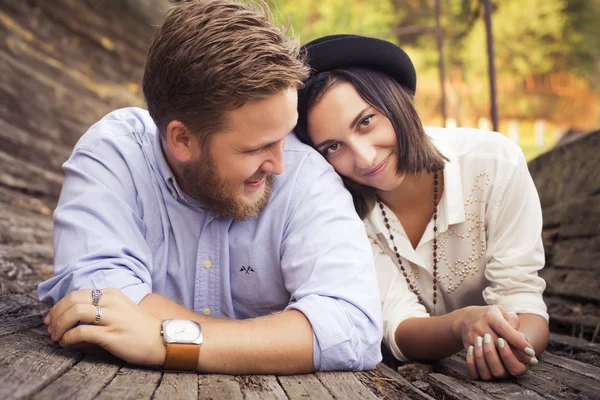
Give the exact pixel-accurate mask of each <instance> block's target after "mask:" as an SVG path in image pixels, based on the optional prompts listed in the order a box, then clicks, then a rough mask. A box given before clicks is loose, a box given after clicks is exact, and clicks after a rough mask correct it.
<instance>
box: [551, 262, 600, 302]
mask: <svg viewBox="0 0 600 400" xmlns="http://www.w3.org/2000/svg"><path fill="white" fill-rule="evenodd" d="M540 276H541V277H542V278H544V280H545V281H546V284H547V286H546V292H545V293H547V294H550V295H561V296H569V297H572V298H576V299H584V300H586V301H587V300H590V299H592V300H600V268H598V269H596V270H578V271H576V272H575V273H574V271H573V270H572V269H571V268H558V267H553V268H548V269H546V268H544V269H542V270H541V271H540Z"/></svg>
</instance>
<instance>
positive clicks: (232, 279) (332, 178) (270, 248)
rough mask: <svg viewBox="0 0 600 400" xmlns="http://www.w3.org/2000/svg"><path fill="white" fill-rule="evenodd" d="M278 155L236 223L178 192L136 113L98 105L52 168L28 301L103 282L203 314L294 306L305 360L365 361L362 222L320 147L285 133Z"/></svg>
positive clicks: (320, 364)
mask: <svg viewBox="0 0 600 400" xmlns="http://www.w3.org/2000/svg"><path fill="white" fill-rule="evenodd" d="M283 157H284V163H285V171H284V173H283V174H281V175H279V176H277V177H276V178H275V186H274V190H273V194H272V196H271V199H270V200H269V203H268V204H267V206H266V207H265V208H264V209H263V210H262V211H261V213H260V215H259V216H258V217H257V218H252V219H248V220H245V221H242V222H236V221H233V220H232V219H231V218H228V217H223V216H220V215H217V214H215V213H214V212H212V211H210V210H208V209H205V208H203V207H202V205H201V204H200V203H199V202H197V201H196V200H194V199H192V198H190V197H189V196H188V195H186V194H185V193H183V192H182V191H181V189H180V188H179V187H178V185H177V182H176V180H175V176H174V175H173V172H172V171H171V170H170V168H169V166H168V164H167V162H166V160H165V158H164V156H163V153H162V150H161V145H160V135H159V134H158V132H157V128H156V126H155V125H154V123H153V121H152V119H151V118H150V116H149V114H148V112H147V111H145V110H142V109H138V108H125V109H121V110H117V111H114V112H112V113H110V114H108V115H107V116H105V117H104V118H103V119H102V120H100V121H99V122H98V123H96V124H95V125H93V126H92V127H91V128H90V129H89V131H88V132H87V133H86V134H85V135H84V136H82V137H81V139H80V140H79V142H78V143H77V145H76V146H75V149H74V150H73V154H72V155H71V157H70V158H69V160H67V162H66V163H65V164H64V165H63V169H64V171H65V181H64V185H63V188H62V192H61V195H60V199H59V203H58V206H57V208H56V211H55V212H54V262H55V267H54V274H55V276H54V277H53V278H51V279H49V280H47V281H45V282H42V283H41V284H40V285H39V287H38V296H39V298H40V300H42V301H44V302H47V303H56V302H57V301H58V300H60V299H61V298H62V297H63V296H65V295H66V294H67V293H69V292H71V291H74V290H79V289H86V288H98V289H102V288H108V287H115V288H118V289H120V290H121V291H122V292H123V293H124V294H125V295H127V296H128V297H129V298H130V299H131V300H133V301H135V302H136V303H139V302H140V301H141V300H142V299H143V298H144V297H145V296H146V295H148V294H149V293H157V294H160V295H163V296H166V297H168V298H171V299H172V300H175V301H177V302H179V303H180V304H183V305H184V306H185V307H187V308H189V309H192V310H194V311H196V312H198V313H203V314H205V315H207V314H210V315H211V316H224V317H229V318H236V319H245V318H253V317H258V316H262V315H268V314H269V313H272V312H277V311H282V310H289V309H296V310H299V311H301V312H302V313H304V315H306V317H307V318H308V319H309V321H310V323H311V325H312V328H313V332H314V356H313V357H314V364H315V368H316V369H318V370H352V371H358V370H364V369H371V368H373V367H375V365H376V364H377V363H378V362H379V361H380V360H381V353H380V342H381V337H382V322H381V310H380V307H381V306H380V298H379V293H378V287H377V282H376V275H375V270H374V263H373V256H372V252H371V247H370V244H369V241H368V238H367V235H366V232H365V228H364V225H363V223H362V222H361V221H360V219H359V218H358V216H357V215H356V213H355V211H354V207H353V203H352V198H351V196H350V194H349V193H348V192H347V191H346V190H345V189H344V188H343V184H342V182H341V179H340V178H339V176H338V175H337V174H336V173H335V171H334V170H333V168H332V167H331V166H330V165H329V164H328V163H327V162H326V161H325V160H324V159H323V157H321V156H320V155H319V154H318V153H317V152H315V151H314V150H313V149H311V148H309V147H308V146H306V145H304V144H302V143H300V141H299V140H298V139H297V138H296V137H295V136H294V135H293V134H291V135H289V136H288V138H287V143H286V146H285V150H284V156H283ZM240 334H243V333H240Z"/></svg>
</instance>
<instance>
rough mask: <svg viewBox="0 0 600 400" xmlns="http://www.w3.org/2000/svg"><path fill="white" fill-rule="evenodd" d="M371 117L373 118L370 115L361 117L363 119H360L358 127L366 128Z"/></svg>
mask: <svg viewBox="0 0 600 400" xmlns="http://www.w3.org/2000/svg"><path fill="white" fill-rule="evenodd" d="M372 119H373V116H372V115H369V116H368V117H365V118H363V120H362V121H360V127H361V128H366V127H367V126H369V124H370V123H371V120H372Z"/></svg>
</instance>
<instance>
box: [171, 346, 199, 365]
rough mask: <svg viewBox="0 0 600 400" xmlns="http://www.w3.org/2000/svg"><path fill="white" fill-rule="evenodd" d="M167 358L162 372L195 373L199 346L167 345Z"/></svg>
mask: <svg viewBox="0 0 600 400" xmlns="http://www.w3.org/2000/svg"><path fill="white" fill-rule="evenodd" d="M166 346H167V357H166V358H165V364H164V365H163V367H162V369H163V370H168V371H195V370H196V367H197V366H198V358H199V357H200V345H199V344H187V343H186V344H184V343H167V344H166Z"/></svg>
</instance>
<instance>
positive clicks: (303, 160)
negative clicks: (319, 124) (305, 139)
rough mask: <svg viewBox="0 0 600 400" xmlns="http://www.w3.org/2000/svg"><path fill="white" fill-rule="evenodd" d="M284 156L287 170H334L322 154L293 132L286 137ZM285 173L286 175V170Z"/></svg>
mask: <svg viewBox="0 0 600 400" xmlns="http://www.w3.org/2000/svg"><path fill="white" fill-rule="evenodd" d="M283 158H284V164H285V170H286V171H287V172H292V171H299V170H302V172H304V173H311V172H314V173H317V174H321V173H323V172H325V171H329V170H331V171H333V167H332V166H331V165H330V164H329V163H328V162H327V160H325V158H324V157H323V156H322V155H321V154H319V153H318V152H317V151H316V150H315V149H313V148H312V147H310V146H308V145H306V144H304V143H302V142H301V141H300V140H299V139H298V137H297V136H296V134H295V133H293V132H292V133H290V134H289V135H288V137H287V139H286V144H285V149H284V156H283ZM288 170H290V171H288ZM283 175H286V172H284V173H283Z"/></svg>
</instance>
